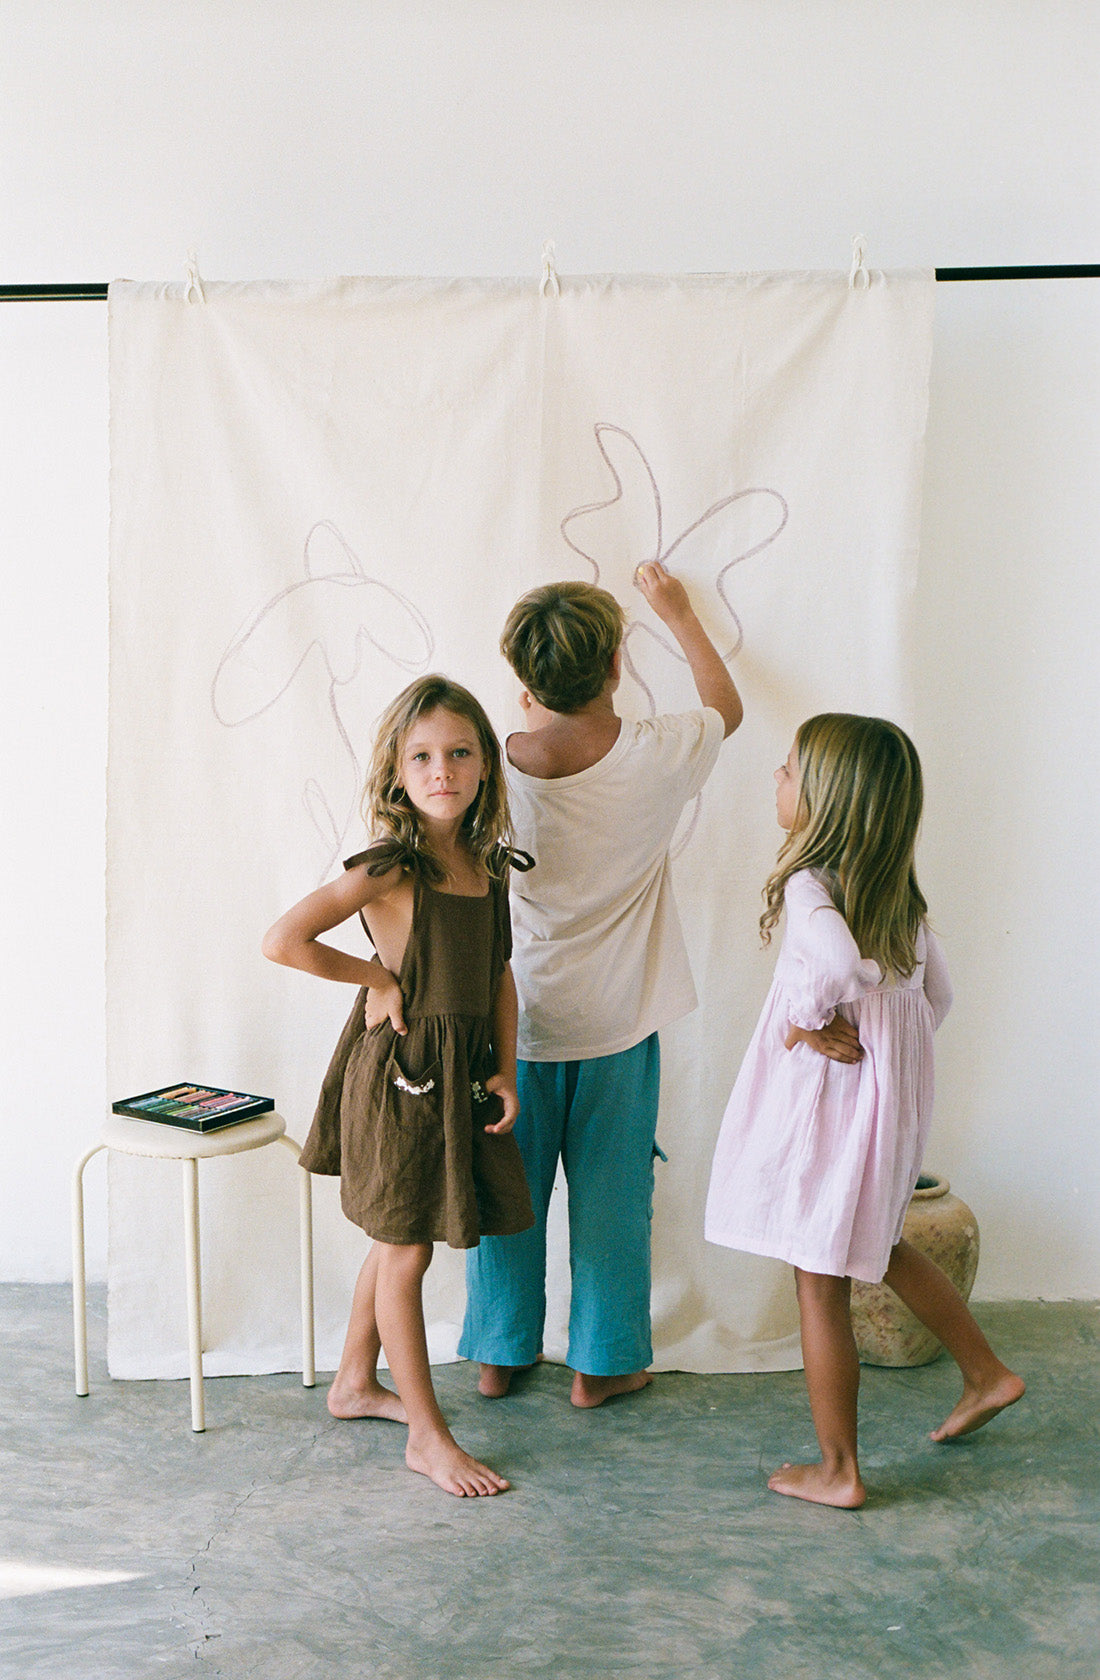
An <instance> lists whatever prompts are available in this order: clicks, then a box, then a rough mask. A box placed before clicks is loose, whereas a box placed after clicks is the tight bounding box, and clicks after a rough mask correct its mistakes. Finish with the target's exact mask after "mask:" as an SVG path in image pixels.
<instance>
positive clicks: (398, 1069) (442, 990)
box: [302, 851, 534, 1248]
mask: <svg viewBox="0 0 1100 1680" xmlns="http://www.w3.org/2000/svg"><path fill="white" fill-rule="evenodd" d="M370 860H371V853H370V852H369V851H367V852H360V853H358V855H357V856H355V857H353V858H349V859H348V861H347V863H346V864H345V865H344V867H345V869H352V868H354V867H355V866H356V865H357V864H361V863H367V864H369V862H370ZM511 949H512V936H511V924H510V922H509V918H508V886H507V883H506V882H505V881H499V880H498V881H493V882H491V883H490V888H489V892H488V893H487V894H486V895H485V896H484V897H483V898H470V897H466V896H465V895H462V894H459V893H443V892H437V891H436V890H435V889H434V888H433V887H430V886H429V885H428V884H427V882H425V881H421V880H415V881H414V882H413V918H412V928H411V930H410V933H409V940H408V944H407V945H406V946H405V955H404V958H403V960H402V963H401V970H400V973H399V974H398V976H397V979H398V984H399V985H400V987H401V995H402V997H403V999H404V1002H405V1024H406V1026H407V1027H408V1031H407V1033H406V1034H405V1035H404V1036H401V1035H400V1034H398V1033H396V1032H395V1031H394V1029H393V1027H392V1025H391V1024H390V1021H389V1018H388V1017H387V1018H386V1019H385V1020H383V1021H380V1022H379V1023H378V1025H377V1026H375V1027H372V1028H371V1029H370V1031H368V1030H367V1028H366V1025H365V1020H364V1008H365V1005H366V1002H367V992H366V988H364V989H363V990H362V991H361V992H360V993H359V996H358V997H357V998H356V1000H355V1004H354V1006H353V1008H352V1011H351V1014H350V1016H349V1017H348V1020H347V1024H346V1025H345V1027H344V1030H343V1032H342V1033H341V1035H340V1039H339V1042H338V1044H337V1046H336V1049H335V1051H334V1052H333V1057H332V1061H331V1062H330V1063H329V1069H328V1072H327V1073H326V1075H325V1079H324V1083H323V1085H322V1087H321V1099H320V1102H319V1103H318V1105H317V1113H316V1115H315V1116H314V1120H313V1126H312V1129H311V1130H310V1134H309V1136H308V1138H307V1139H306V1142H305V1147H304V1148H303V1150H302V1166H303V1167H305V1168H306V1169H307V1170H308V1171H309V1172H313V1173H338V1174H339V1175H340V1204H341V1206H342V1207H343V1210H344V1212H345V1213H346V1214H347V1216H348V1218H349V1219H350V1220H351V1221H352V1222H353V1223H354V1224H356V1225H361V1226H362V1228H363V1230H364V1231H365V1232H366V1233H367V1235H368V1237H374V1238H375V1239H376V1240H377V1241H379V1242H386V1243H425V1242H445V1243H447V1244H449V1246H450V1247H451V1248H476V1246H477V1243H478V1239H479V1237H482V1236H494V1237H497V1236H503V1237H509V1236H514V1235H515V1234H516V1233H517V1232H518V1231H526V1230H528V1229H529V1227H530V1226H531V1225H533V1224H534V1215H533V1213H532V1211H531V1198H530V1195H529V1194H528V1190H527V1180H526V1178H525V1177H524V1172H523V1162H522V1161H521V1159H520V1153H519V1147H518V1145H517V1144H516V1140H515V1138H514V1137H513V1136H512V1134H511V1132H505V1133H502V1134H494V1133H491V1132H486V1131H485V1129H484V1128H485V1127H486V1126H487V1125H491V1124H493V1123H495V1122H496V1121H499V1120H500V1118H501V1116H502V1114H503V1103H502V1102H501V1099H500V1097H499V1096H496V1095H494V1094H492V1093H491V1092H490V1091H488V1090H487V1089H486V1081H487V1080H488V1079H489V1078H491V1076H492V1075H493V1074H494V1073H495V1072H496V1062H495V1059H494V1055H493V1046H492V1040H491V1020H490V1017H491V1009H492V1000H493V998H494V997H495V996H496V990H497V987H498V985H499V984H500V978H501V974H502V972H503V969H504V964H505V963H506V962H507V960H508V958H509V956H510V955H511Z"/></svg>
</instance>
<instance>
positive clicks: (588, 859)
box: [506, 707, 723, 1062]
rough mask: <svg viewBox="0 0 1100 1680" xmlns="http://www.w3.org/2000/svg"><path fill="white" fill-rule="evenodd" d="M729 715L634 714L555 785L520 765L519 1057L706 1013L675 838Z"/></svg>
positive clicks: (600, 1042) (630, 1036) (560, 1058)
mask: <svg viewBox="0 0 1100 1680" xmlns="http://www.w3.org/2000/svg"><path fill="white" fill-rule="evenodd" d="M722 739H723V723H722V719H721V717H720V715H719V714H718V713H717V712H716V711H713V710H711V708H710V707H706V708H704V709H702V710H700V711H696V712H683V713H680V714H678V715H675V716H673V715H670V716H666V717H656V718H644V719H643V720H642V721H641V722H639V723H633V722H631V721H629V720H628V719H625V718H624V719H623V723H622V728H621V729H620V731H619V738H618V740H617V741H616V742H615V745H614V746H613V747H612V748H611V751H610V752H609V753H607V754H606V755H605V756H604V757H603V758H601V759H600V761H599V763H598V764H593V765H590V766H589V768H588V769H587V770H580V771H578V772H577V774H576V775H575V776H560V777H557V778H556V779H554V780H546V779H544V778H543V777H540V776H528V775H526V774H525V772H524V771H522V770H517V769H516V768H515V766H514V765H512V764H508V765H507V766H506V769H507V777H508V797H509V802H510V805H511V811H512V823H513V826H514V828H515V834H516V844H517V845H519V846H521V847H522V848H523V850H524V851H527V852H530V853H531V855H532V856H533V857H534V859H535V865H536V867H535V868H534V869H532V870H531V871H530V873H529V874H526V875H521V874H520V873H519V872H518V871H513V873H512V936H513V941H514V949H513V953H512V968H513V971H514V973H515V977H516V987H517V990H518V992H519V1002H520V1018H519V1045H518V1049H519V1054H520V1056H521V1057H522V1059H523V1060H524V1061H528V1062H573V1061H582V1060H587V1059H588V1058H590V1057H592V1056H611V1055H615V1054H616V1053H617V1052H618V1051H620V1050H629V1049H630V1047H631V1046H632V1045H634V1044H640V1043H641V1041H642V1039H643V1038H648V1036H649V1034H650V1033H652V1032H656V1031H657V1029H658V1028H659V1027H664V1026H667V1025H668V1023H669V1022H670V1021H675V1020H678V1019H679V1017H680V1016H681V1015H686V1014H687V1013H688V1012H689V1010H692V1009H694V1008H695V1004H696V996H695V986H694V984H693V982H692V978H691V969H690V968H689V966H688V959H687V951H686V950H685V948H684V937H683V934H682V932H681V930H680V918H679V916H678V915H677V913H676V904H675V900H674V899H673V896H672V880H671V875H670V864H669V856H668V847H669V842H670V840H671V839H672V835H673V831H674V830H675V827H676V824H677V822H678V821H679V817H680V813H681V811H682V810H683V808H684V806H685V804H686V803H687V801H688V800H689V799H693V798H694V797H695V795H696V794H697V793H698V792H699V790H700V788H701V787H702V785H703V783H704V782H705V781H706V779H707V777H708V776H709V775H710V772H711V770H712V769H713V768H714V764H715V760H716V759H717V757H718V749H719V747H720V746H721V745H722Z"/></svg>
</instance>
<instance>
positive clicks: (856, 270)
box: [848, 233, 871, 290]
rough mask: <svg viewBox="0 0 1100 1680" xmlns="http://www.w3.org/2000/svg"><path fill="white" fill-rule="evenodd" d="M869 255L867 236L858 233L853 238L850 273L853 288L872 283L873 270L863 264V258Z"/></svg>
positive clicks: (850, 284) (849, 281)
mask: <svg viewBox="0 0 1100 1680" xmlns="http://www.w3.org/2000/svg"><path fill="white" fill-rule="evenodd" d="M866 255H867V237H866V235H865V234H862V233H857V234H856V236H855V238H854V239H853V240H852V268H851V272H850V273H849V275H848V284H849V286H851V287H852V288H853V290H854V289H855V288H856V287H857V286H863V287H864V288H866V287H867V286H869V285H870V284H871V271H870V269H868V268H865V267H864V266H863V259H864V257H865V256H866Z"/></svg>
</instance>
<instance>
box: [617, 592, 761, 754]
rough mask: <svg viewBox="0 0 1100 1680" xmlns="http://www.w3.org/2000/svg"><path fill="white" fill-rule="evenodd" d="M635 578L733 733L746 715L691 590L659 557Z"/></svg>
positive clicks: (704, 697) (707, 701) (702, 693)
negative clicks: (694, 603)
mask: <svg viewBox="0 0 1100 1680" xmlns="http://www.w3.org/2000/svg"><path fill="white" fill-rule="evenodd" d="M634 581H635V583H636V585H637V587H638V588H639V589H640V590H641V592H642V594H643V595H644V596H645V598H646V600H647V601H648V602H649V604H650V606H651V607H652V608H653V611H654V612H655V613H656V614H657V617H658V618H659V619H660V620H661V622H662V623H663V624H667V625H668V628H669V629H670V630H671V631H672V634H673V635H674V636H675V637H676V640H677V641H678V642H679V644H680V648H681V650H682V652H683V655H684V658H685V659H686V660H687V662H688V666H689V668H690V670H691V675H692V679H693V681H694V683H695V687H696V689H697V690H698V694H699V698H700V700H701V701H702V702H703V705H704V706H712V707H713V708H714V710H715V711H716V712H718V713H719V714H720V716H721V718H722V722H723V723H724V724H725V734H726V736H727V737H728V736H730V735H732V734H733V732H734V730H735V729H736V728H737V726H738V724H739V723H740V722H741V719H742V718H743V717H744V715H745V710H744V707H743V706H742V704H741V696H740V695H739V694H738V692H737V685H736V684H735V683H734V680H733V678H732V677H731V675H730V673H729V669H728V667H727V666H726V664H725V662H724V661H723V659H722V656H721V654H720V653H719V652H718V649H717V648H716V647H715V645H714V643H713V642H712V641H711V639H710V637H709V636H708V635H707V633H706V631H705V630H704V629H703V626H702V625H701V624H700V622H699V618H698V615H697V614H696V612H695V608H694V607H693V606H692V604H691V601H690V599H689V597H688V592H687V590H686V589H685V588H684V586H683V584H682V583H681V582H680V579H679V578H676V577H673V576H672V573H671V572H670V571H668V570H667V568H666V567H665V566H664V565H663V563H662V562H661V561H660V560H651V561H647V562H646V563H645V564H644V565H642V566H639V567H638V569H637V571H636V572H635V574H634Z"/></svg>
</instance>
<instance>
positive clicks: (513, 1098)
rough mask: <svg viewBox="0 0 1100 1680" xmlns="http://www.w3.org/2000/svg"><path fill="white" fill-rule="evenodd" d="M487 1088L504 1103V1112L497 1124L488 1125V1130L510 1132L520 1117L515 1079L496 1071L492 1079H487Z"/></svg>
mask: <svg viewBox="0 0 1100 1680" xmlns="http://www.w3.org/2000/svg"><path fill="white" fill-rule="evenodd" d="M485 1089H486V1090H487V1091H491V1092H492V1093H493V1095H494V1096H495V1097H499V1098H500V1100H501V1102H502V1103H503V1104H504V1113H503V1114H502V1115H501V1117H500V1119H499V1120H498V1121H497V1122H496V1124H495V1125H492V1126H486V1128H485V1130H486V1131H487V1132H493V1133H498V1134H499V1133H502V1132H510V1131H511V1130H512V1127H513V1126H514V1125H515V1123H516V1121H517V1120H518V1119H519V1097H518V1095H517V1094H516V1086H515V1081H514V1080H511V1079H508V1078H507V1077H506V1075H505V1074H503V1073H494V1074H493V1076H492V1078H491V1079H487V1080H486V1081H485Z"/></svg>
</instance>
